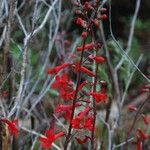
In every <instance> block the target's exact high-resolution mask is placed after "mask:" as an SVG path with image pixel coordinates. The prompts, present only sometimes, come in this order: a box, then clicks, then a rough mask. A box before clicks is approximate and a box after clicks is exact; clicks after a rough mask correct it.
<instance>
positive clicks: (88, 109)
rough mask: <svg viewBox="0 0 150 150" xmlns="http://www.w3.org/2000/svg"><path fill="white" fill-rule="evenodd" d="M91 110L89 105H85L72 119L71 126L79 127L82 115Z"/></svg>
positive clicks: (80, 126)
mask: <svg viewBox="0 0 150 150" xmlns="http://www.w3.org/2000/svg"><path fill="white" fill-rule="evenodd" d="M90 110H91V108H90V107H87V108H86V109H85V110H84V111H82V112H81V113H79V114H78V115H77V116H76V117H75V118H74V119H73V120H72V122H71V123H72V127H73V128H75V129H81V128H82V125H81V121H82V120H83V118H84V116H85V115H86V114H87V113H89V112H90Z"/></svg>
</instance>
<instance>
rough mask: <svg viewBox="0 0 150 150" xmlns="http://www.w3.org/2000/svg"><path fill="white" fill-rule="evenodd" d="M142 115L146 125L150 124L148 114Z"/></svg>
mask: <svg viewBox="0 0 150 150" xmlns="http://www.w3.org/2000/svg"><path fill="white" fill-rule="evenodd" d="M142 117H143V121H144V123H145V124H146V125H148V124H149V123H150V118H149V117H148V116H146V115H144V114H143V115H142Z"/></svg>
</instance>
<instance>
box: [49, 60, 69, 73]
mask: <svg viewBox="0 0 150 150" xmlns="http://www.w3.org/2000/svg"><path fill="white" fill-rule="evenodd" d="M68 66H70V63H64V64H62V65H59V66H56V67H54V68H49V69H48V70H47V73H48V74H57V73H58V72H59V71H61V70H62V69H64V68H66V67H68Z"/></svg>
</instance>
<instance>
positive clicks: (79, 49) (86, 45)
mask: <svg viewBox="0 0 150 150" xmlns="http://www.w3.org/2000/svg"><path fill="white" fill-rule="evenodd" d="M95 46H96V45H95V44H94V43H88V44H85V45H84V46H78V47H77V51H78V52H80V51H83V50H89V49H93V48H95Z"/></svg>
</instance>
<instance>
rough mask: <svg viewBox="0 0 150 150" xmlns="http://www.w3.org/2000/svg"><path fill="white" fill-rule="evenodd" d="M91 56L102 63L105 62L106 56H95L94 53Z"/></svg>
mask: <svg viewBox="0 0 150 150" xmlns="http://www.w3.org/2000/svg"><path fill="white" fill-rule="evenodd" d="M89 58H90V59H92V60H95V61H96V62H97V63H100V64H102V63H104V62H105V58H104V57H102V56H93V55H90V56H89Z"/></svg>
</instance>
